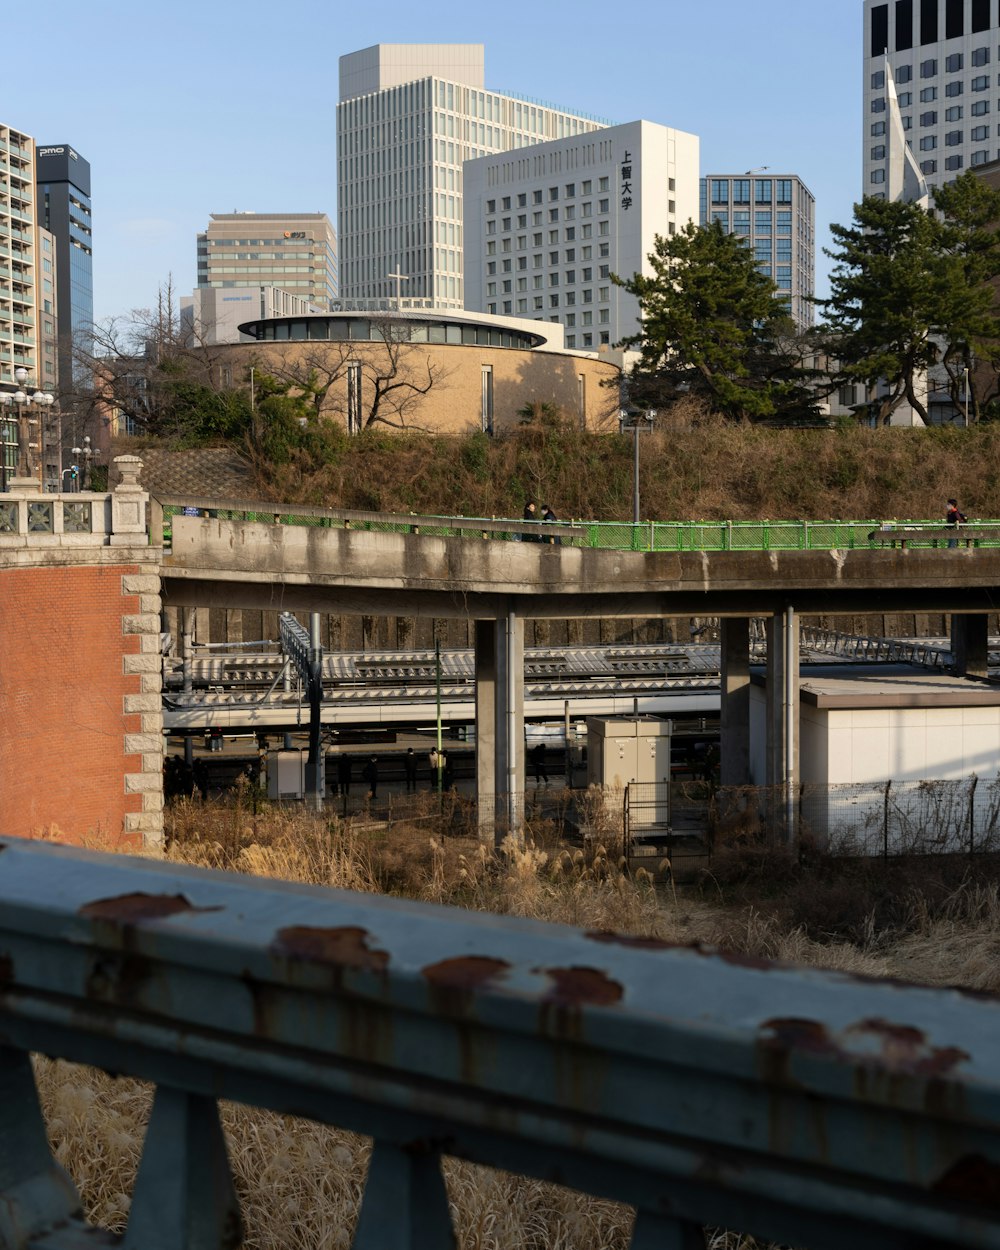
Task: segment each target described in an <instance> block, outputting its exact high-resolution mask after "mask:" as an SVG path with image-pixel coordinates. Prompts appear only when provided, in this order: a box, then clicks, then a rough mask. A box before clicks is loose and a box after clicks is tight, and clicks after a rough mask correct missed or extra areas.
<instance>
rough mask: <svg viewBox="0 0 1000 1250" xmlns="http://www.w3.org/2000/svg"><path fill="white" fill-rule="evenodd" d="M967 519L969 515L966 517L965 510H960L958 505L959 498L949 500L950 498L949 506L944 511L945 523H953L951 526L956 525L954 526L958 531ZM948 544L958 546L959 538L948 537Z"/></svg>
mask: <svg viewBox="0 0 1000 1250" xmlns="http://www.w3.org/2000/svg"><path fill="white" fill-rule="evenodd" d="M966 520H967V517H966V515H965V513H964V512H962V511H961V510H960V508H959V506H958V500H957V499H949V500H948V506H947V508H946V509H945V512H944V523H945V525H951V526H954V528H955V530H956V532H957V530H958V527H959V526H960V525H961V524H963V522H964V521H966ZM948 546H949V547H957V546H958V539H957V538H949V539H948Z"/></svg>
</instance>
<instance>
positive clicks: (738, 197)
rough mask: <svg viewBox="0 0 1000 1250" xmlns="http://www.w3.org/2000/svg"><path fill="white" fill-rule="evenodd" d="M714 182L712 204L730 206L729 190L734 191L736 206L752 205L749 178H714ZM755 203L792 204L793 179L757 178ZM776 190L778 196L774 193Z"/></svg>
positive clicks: (712, 180) (755, 182)
mask: <svg viewBox="0 0 1000 1250" xmlns="http://www.w3.org/2000/svg"><path fill="white" fill-rule="evenodd" d="M711 182H712V203H713V204H728V203H729V188H730V185H731V186H732V189H733V195H732V199H733V203H734V204H749V203H750V179H749V178H713V179H711ZM753 186H754V201H753V202H754V203H755V204H770V203H771V202H772V201H777V203H779V204H791V202H792V179H791V178H757V179H755V180H754V184H753ZM775 189H776V192H777V193H776V194H773V191H774V190H775Z"/></svg>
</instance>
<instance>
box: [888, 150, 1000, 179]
mask: <svg viewBox="0 0 1000 1250" xmlns="http://www.w3.org/2000/svg"><path fill="white" fill-rule="evenodd" d="M997 158H998V159H1000V152H998V153H997ZM989 159H990V154H989V152H988V151H987V150H986V149H985V148H983V149H982V150H981V151H978V152H973V153H972V155H971V156H970V157H969V164H970V165H985V164H986V163H987V162H988V161H989ZM963 167H964V162H963V160H962V157H961V156H947V157H945V159H944V163H943V165H942V168H943V169H946V170H947V171H948V172H949V173H953V172H954V171H955V170H957V169H962V168H963ZM920 172H921V173H922V174H936V173H937V172H938V162H937V161H935V160H929V161H921V162H920ZM871 181H872V182H873V183H875V184H876V185H878V184H880V183H883V182H885V170H884V169H873V170H872V172H871Z"/></svg>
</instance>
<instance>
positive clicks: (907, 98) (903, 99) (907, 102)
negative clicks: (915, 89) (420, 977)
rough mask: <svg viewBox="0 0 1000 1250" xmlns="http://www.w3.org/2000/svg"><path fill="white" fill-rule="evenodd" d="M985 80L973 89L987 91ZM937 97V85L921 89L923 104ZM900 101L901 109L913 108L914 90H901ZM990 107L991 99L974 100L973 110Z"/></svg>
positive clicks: (983, 110) (878, 109) (883, 110)
mask: <svg viewBox="0 0 1000 1250" xmlns="http://www.w3.org/2000/svg"><path fill="white" fill-rule="evenodd" d="M985 81H986V86H983V87H976V86H973V88H972V90H973V91H985V90H986V87H988V86H989V81H988V80H985ZM973 82H974V83H975V82H979V79H978V78H977V79H973ZM951 85H952V86H957V87H959V88H961V86H962V84H961V83H952V84H951ZM997 86H1000V78H998V79H997ZM946 94H948V95H951V96H952V97H954V96H957V95H961V94H962V92H961V90H959V91H952V92H946ZM937 98H938V91H937V87H925V88H924V89H923V91H921V93H920V103H921V104H933V103H934V101H935V100H936V99H937ZM898 103H899V107H900V109H901V110H902V109H908V108H912V107H913V94H912V92H909V91H901V92H900V93H899V100H898ZM951 107H952V108H961V107H962V106H961V104H953V105H952V106H951ZM989 108H990V102H989V100H976V101H974V102H973V104H972V111H973V112H980V113H987V112H989ZM872 112H874V113H884V112H885V109H882V108H877V109H873V110H872Z"/></svg>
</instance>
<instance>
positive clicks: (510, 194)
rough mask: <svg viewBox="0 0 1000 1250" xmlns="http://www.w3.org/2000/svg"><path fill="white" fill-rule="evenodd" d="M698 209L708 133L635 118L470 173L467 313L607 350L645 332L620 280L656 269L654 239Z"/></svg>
mask: <svg viewBox="0 0 1000 1250" xmlns="http://www.w3.org/2000/svg"><path fill="white" fill-rule="evenodd" d="M697 210H698V138H697V136H696V135H690V134H685V133H684V132H683V131H680V130H673V129H671V128H669V127H667V126H658V125H655V124H654V123H653V122H646V121H636V122H629V123H628V124H626V125H623V126H611V127H608V128H606V129H602V130H600V131H598V132H597V133H589V134H586V135H577V136H576V137H574V138H570V139H559V140H555V141H554V142H551V143H540V144H537V145H535V146H533V147H531V148H525V149H521V150H519V151H517V152H505V153H503V154H501V155H495V156H485V157H482V158H480V159H479V160H474V161H469V162H468V163H467V164H466V166H465V294H466V307H467V308H470V309H476V310H478V311H481V312H487V313H498V314H500V315H507V316H516V317H531V318H533V319H535V320H537V321H558V322H561V323H562V324H563V326H565V329H566V338H565V342H566V346H567V347H568V348H573V349H575V350H577V351H600V349H601V347H602V346H608V347H610V346H611V345H613V344H615V343H617V342H618V341H619V340H620V339H622V338H624V337H626V336H627V335H630V334H635V333H636V332H637V330H638V328H639V305H638V301H637V300H636V299H635V297H634V296H632V295H629V294H628V292H627V291H624V290H622V288H621V287H617V286H615V285H614V284H613V283H612V281H611V274H612V273H618V274H623V275H631V274H633V273H646V274H649V273H651V272H652V270H651V267H650V264H649V260H648V256H649V253H650V252H652V251H653V248H654V245H655V236H656V235H657V234H661V235H671V234H675V233H676V231H677V228H678V226H680V227H683V226H684V225H685V224H686V223H687V222H688V221H690V220H693V219H694V217H695V215H696V213H697Z"/></svg>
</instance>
